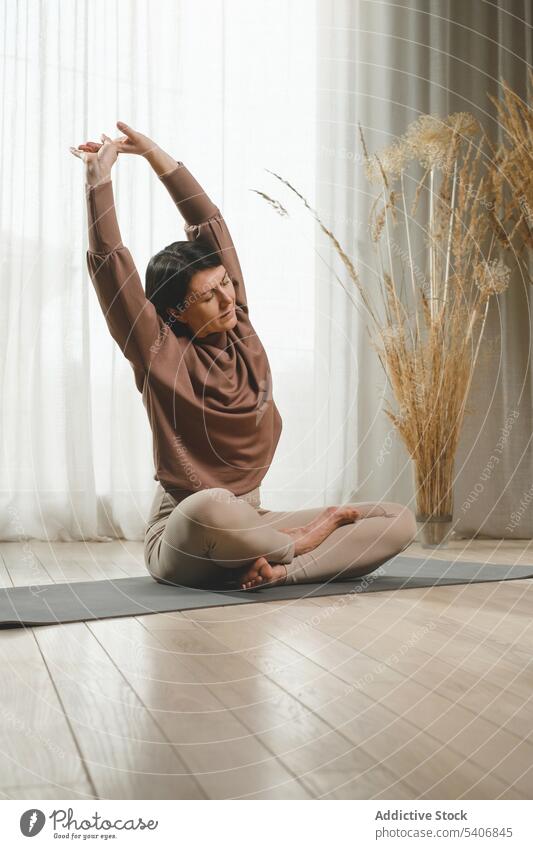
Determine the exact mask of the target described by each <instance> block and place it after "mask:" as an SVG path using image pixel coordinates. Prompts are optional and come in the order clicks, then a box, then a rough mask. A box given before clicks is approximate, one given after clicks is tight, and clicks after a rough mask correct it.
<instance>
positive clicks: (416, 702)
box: [0, 540, 533, 799]
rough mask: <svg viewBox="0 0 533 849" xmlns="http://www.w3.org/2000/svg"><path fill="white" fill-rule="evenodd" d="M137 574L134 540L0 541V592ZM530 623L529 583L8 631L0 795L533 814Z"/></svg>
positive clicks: (509, 554)
mask: <svg viewBox="0 0 533 849" xmlns="http://www.w3.org/2000/svg"><path fill="white" fill-rule="evenodd" d="M405 553H409V554H411V553H413V554H419V553H422V549H419V547H418V546H417V545H412V546H411V547H410V548H409V549H408V550H407V551H406V552H405ZM423 553H424V554H425V555H426V556H427V551H424V552H423ZM431 556H432V557H435V558H437V559H439V558H443V557H450V556H452V557H454V558H460V559H464V560H478V561H479V560H481V561H483V562H486V563H487V570H490V569H491V565H490V564H491V563H523V564H532V563H533V542H531V541H516V542H510V541H502V542H500V541H498V540H473V541H466V540H465V541H454V542H452V543H451V544H450V547H449V549H448V550H447V552H439V553H437V552H435V553H432V554H431ZM141 574H145V570H144V566H143V560H142V544H141V543H132V542H126V541H116V542H113V543H54V544H53V545H52V546H51V545H49V544H48V543H46V542H39V541H28V542H20V543H0V579H1V580H2V583H3V585H4V586H13V585H23V584H24V585H35V584H44V583H51V582H55V581H86V580H88V579H91V578H93V579H95V580H97V579H102V578H105V577H126V576H128V575H141ZM532 614H533V582H532V581H527V580H523V581H506V582H499V583H485V584H476V585H474V586H470V587H464V586H452V587H441V588H431V589H415V590H401V591H397V592H377V593H365V594H351V595H350V596H333V597H331V596H330V597H328V598H316V599H313V600H311V599H309V600H306V599H302V600H300V601H297V602H295V601H285V602H270V603H254V604H252V605H242V606H228V607H219V608H207V609H204V610H193V611H186V612H183V613H172V614H157V615H150V616H138V617H131V618H130V617H126V618H120V619H109V620H104V621H99V622H91V623H84V622H82V623H75V624H71V625H53V626H47V627H40V628H35V629H14V630H8V631H3V632H1V634H0V649H1V655H0V657H1V666H0V691H1V694H2V695H1V698H0V719H1V723H0V737H1V745H0V763H1V768H0V794H1V795H0V798H6V799H24V798H36V799H45V798H49V799H53V798H57V799H61V798H66V799H74V798H94V797H96V798H113V799H115V798H117V799H121V798H124V799H130V798H157V799H168V798H173V799H204V798H206V799H228V798H231V799H237V798H238V799H279V798H282V799H318V798H319V799H322V798H336V799H382V798H383V799H524V798H526V799H531V798H532V790H533V740H532V739H531V734H532V730H533V703H532V697H533V669H532V659H533V652H532V649H533V640H532V635H533V630H532V629H533V624H532V623H533V615H532Z"/></svg>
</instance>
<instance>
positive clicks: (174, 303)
mask: <svg viewBox="0 0 533 849" xmlns="http://www.w3.org/2000/svg"><path fill="white" fill-rule="evenodd" d="M221 264H222V263H221V262H220V257H219V255H218V254H217V253H216V252H215V251H213V249H212V247H210V246H209V245H204V244H203V243H202V242H201V241H199V240H198V239H196V240H195V241H194V242H189V241H182V242H172V244H170V245H167V246H166V247H165V248H163V250H161V251H158V253H156V254H154V256H153V257H152V258H151V259H150V261H149V263H148V265H147V267H146V275H145V287H144V288H145V294H146V297H147V298H148V300H149V301H151V302H152V303H153V305H154V307H155V308H156V311H157V313H158V314H159V315H160V316H161V318H162V319H163V320H164V321H166V322H169V321H170V320H171V319H170V316H169V315H168V313H167V307H174V308H175V309H177V310H181V309H183V308H184V307H185V306H186V305H187V304H186V298H187V293H188V287H189V282H190V280H191V278H192V276H193V275H194V274H195V273H196V272H197V271H202V269H204V268H216V267H217V266H218V265H221ZM171 327H172V330H173V331H174V333H176V335H177V336H180V335H184V333H186V329H185V327H184V325H183V323H182V322H179V321H173V322H172V323H171Z"/></svg>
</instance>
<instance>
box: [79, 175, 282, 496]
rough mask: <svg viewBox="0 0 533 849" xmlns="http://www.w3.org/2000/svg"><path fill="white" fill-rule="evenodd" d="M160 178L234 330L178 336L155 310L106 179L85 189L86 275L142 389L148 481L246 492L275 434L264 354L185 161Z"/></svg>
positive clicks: (184, 488) (218, 229) (207, 204)
mask: <svg viewBox="0 0 533 849" xmlns="http://www.w3.org/2000/svg"><path fill="white" fill-rule="evenodd" d="M159 179H160V180H161V182H162V183H163V184H164V185H165V186H166V188H167V189H168V191H169V193H170V195H171V197H172V199H173V201H174V203H175V204H176V206H177V208H178V210H179V211H180V213H181V215H182V216H183V218H184V220H185V225H184V230H185V234H186V238H187V239H188V240H189V241H192V240H195V239H202V241H203V242H204V243H205V244H206V245H207V246H209V247H211V248H212V249H213V250H214V251H216V252H217V254H218V255H219V256H220V262H221V264H222V265H224V266H225V268H226V270H227V272H228V274H229V276H230V277H231V279H232V281H233V285H234V287H235V292H236V316H237V323H236V325H235V327H233V328H232V329H230V330H224V331H222V332H216V333H210V334H209V335H207V336H204V337H202V338H196V337H195V336H194V335H193V334H192V333H188V332H187V333H186V335H184V336H177V335H176V334H175V333H174V331H173V330H172V327H171V326H169V324H168V323H167V322H166V321H164V320H163V319H162V318H161V317H160V316H159V315H158V314H157V312H156V309H155V307H154V305H153V304H152V303H151V301H149V300H148V299H147V298H146V296H145V293H144V289H143V286H142V284H141V281H140V278H139V275H138V273H137V269H136V267H135V264H134V262H133V259H132V256H131V254H130V251H129V250H128V248H127V247H125V245H123V243H122V239H121V234H120V229H119V226H118V221H117V216H116V211H115V204H114V195H113V185H112V183H111V181H107V182H105V183H101V184H100V185H98V186H96V187H94V186H89V185H86V186H85V192H86V201H87V218H88V229H89V249H88V251H87V266H88V269H89V274H90V277H91V280H92V282H93V284H94V288H95V290H96V294H97V296H98V300H99V302H100V306H101V308H102V311H103V313H104V316H105V320H106V322H107V325H108V327H109V330H110V332H111V335H112V337H113V338H114V339H115V341H116V342H117V343H118V345H119V346H120V349H121V350H122V352H123V354H124V356H125V357H126V358H127V359H128V360H129V362H130V363H131V366H132V368H133V372H134V376H135V383H136V386H137V388H138V390H139V391H140V392H141V393H142V399H143V404H144V406H145V407H146V410H147V413H148V418H149V422H150V427H151V429H152V435H153V459H154V467H155V474H154V479H155V480H159V481H160V483H161V485H162V486H163V488H164V489H165V490H166V491H167V492H170V494H171V495H174V497H181V498H182V497H183V496H184V495H187V494H190V493H191V492H195V491H197V490H199V489H206V488H210V487H224V488H226V489H229V490H231V491H232V492H233V493H234V494H235V495H243V494H245V493H247V492H250V491H251V490H253V489H255V488H256V487H257V486H259V484H260V482H261V481H262V479H263V478H264V476H265V474H266V473H267V471H268V468H269V466H270V463H271V461H272V457H273V455H274V452H275V449H276V446H277V443H278V441H279V437H280V434H281V428H282V419H281V416H280V414H279V411H278V409H277V407H276V405H275V403H274V400H273V398H272V392H271V387H272V379H271V373H270V366H269V362H268V358H267V355H266V352H265V350H264V348H263V346H262V344H261V341H260V339H259V337H258V336H257V334H256V332H255V330H254V328H253V326H252V324H251V322H250V318H249V315H248V304H247V300H246V291H245V286H244V280H243V276H242V272H241V267H240V263H239V259H238V256H237V252H236V250H235V247H234V244H233V241H232V238H231V236H230V233H229V230H228V228H227V226H226V222H225V221H224V218H223V216H222V214H221V212H220V210H219V209H218V207H217V206H215V204H214V203H213V202H212V201H211V200H210V198H209V197H208V196H207V195H206V193H205V192H204V190H203V189H202V187H201V186H200V185H199V183H198V182H197V181H196V179H195V178H194V177H193V176H192V174H191V173H190V172H189V171H188V169H187V168H186V167H185V165H184V164H183V163H182V162H178V161H177V162H176V168H175V169H174V170H173V171H171V172H168V173H167V174H165V175H164V176H162V177H160V178H159ZM180 326H181V325H180Z"/></svg>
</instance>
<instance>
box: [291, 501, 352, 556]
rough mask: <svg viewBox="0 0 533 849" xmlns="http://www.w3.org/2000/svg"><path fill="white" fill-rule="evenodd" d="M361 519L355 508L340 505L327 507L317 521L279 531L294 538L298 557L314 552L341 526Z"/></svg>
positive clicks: (295, 553)
mask: <svg viewBox="0 0 533 849" xmlns="http://www.w3.org/2000/svg"><path fill="white" fill-rule="evenodd" d="M359 517H360V514H359V511H358V510H357V509H356V508H355V507H350V506H347V505H343V504H340V505H339V506H337V507H325V508H324V510H323V511H322V512H321V513H319V514H318V516H317V517H316V518H315V519H313V520H312V521H311V522H309V523H308V524H307V525H302V527H300V528H280V529H279V530H280V531H281V532H282V533H284V534H288V536H290V537H292V538H293V540H294V542H295V546H294V556H295V557H296V556H297V555H298V554H307V552H308V551H313V549H314V548H316V547H317V546H319V545H320V543H321V542H324V540H325V539H327V537H329V535H330V534H331V533H333V531H334V530H335V529H336V528H340V527H341V525H350V524H352V523H353V522H355V521H356V520H357V519H359Z"/></svg>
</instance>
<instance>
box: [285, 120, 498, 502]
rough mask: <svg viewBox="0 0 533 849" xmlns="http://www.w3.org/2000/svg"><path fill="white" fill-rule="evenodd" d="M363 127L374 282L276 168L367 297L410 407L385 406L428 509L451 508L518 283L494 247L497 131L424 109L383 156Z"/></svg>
mask: <svg viewBox="0 0 533 849" xmlns="http://www.w3.org/2000/svg"><path fill="white" fill-rule="evenodd" d="M359 129H360V138H361V143H362V147H363V151H364V158H365V159H364V164H365V173H366V176H367V178H368V180H369V181H370V182H371V183H372V184H374V185H378V186H379V193H378V195H377V197H376V198H375V201H374V203H373V205H372V208H371V211H370V216H369V222H368V224H369V236H370V239H369V243H370V244H371V245H372V246H373V249H374V252H375V255H376V263H377V266H378V274H377V275H376V277H377V283H375V284H374V285H364V284H363V283H362V281H361V279H360V276H359V274H358V272H357V270H356V268H355V265H354V263H353V262H352V260H351V259H350V257H349V256H348V255H347V254H346V252H345V251H344V250H343V248H342V247H341V245H340V243H339V241H338V240H337V238H336V237H335V236H334V234H333V233H332V232H331V230H330V229H329V228H328V227H327V226H326V225H325V224H324V223H323V222H322V220H321V218H320V216H319V215H318V213H317V212H316V210H314V209H313V208H312V207H311V206H310V204H309V203H308V201H307V200H306V199H305V198H304V197H303V195H302V194H300V192H298V191H297V190H296V189H295V188H294V186H292V185H291V183H290V182H289V181H288V180H286V179H284V178H283V177H281V176H280V175H278V174H275V173H273V172H270V173H272V174H273V176H274V177H275V178H276V179H278V180H279V181H280V182H282V183H283V184H284V185H285V186H286V187H287V188H288V189H290V191H292V192H293V193H294V194H295V195H296V196H297V197H298V198H299V199H300V200H301V201H302V202H303V203H304V205H305V207H306V208H307V209H308V210H309V211H310V212H311V213H312V215H313V216H314V218H315V220H316V222H317V223H318V224H319V226H320V228H321V230H322V232H323V233H324V234H325V235H326V236H327V237H328V238H329V240H330V241H331V243H332V244H333V246H334V248H335V250H336V252H337V253H338V255H339V257H340V258H341V260H342V262H343V264H344V266H345V268H346V270H347V271H348V274H349V277H350V279H351V281H352V282H353V283H354V284H355V285H356V287H357V289H358V291H359V293H360V295H361V298H362V301H363V303H364V306H365V309H366V315H367V317H368V322H367V330H368V331H369V335H370V339H371V344H372V347H373V348H374V349H375V351H376V353H377V355H378V357H379V359H380V362H381V364H382V367H383V369H384V372H385V374H386V377H387V378H388V381H389V384H390V386H391V388H392V392H393V394H394V398H395V401H396V404H397V407H398V410H396V411H395V410H393V409H392V407H391V406H390V404H389V403H388V402H386V404H387V408H386V409H385V413H386V415H387V416H388V418H389V419H390V420H391V422H392V423H393V425H394V426H395V428H396V429H397V431H398V433H399V434H400V437H401V439H402V440H403V443H404V445H405V447H406V449H407V451H408V452H409V454H410V456H411V457H412V459H413V461H414V469H415V480H416V496H417V512H418V513H419V514H423V515H425V516H433V517H437V516H443V515H448V514H451V513H452V506H453V490H452V483H453V466H454V459H455V454H456V450H457V445H458V441H459V436H460V432H461V427H462V423H463V418H464V415H465V413H466V411H467V408H466V401H467V397H468V393H469V390H470V386H471V382H472V378H473V374H474V371H475V368H476V363H477V362H478V360H479V354H480V344H481V339H482V337H483V332H484V328H485V323H486V319H487V313H488V309H489V303H490V299H491V298H492V297H496V296H498V295H500V294H501V293H503V292H504V291H505V289H506V288H507V286H508V284H509V274H510V270H509V268H507V266H506V265H505V263H504V262H503V261H502V260H501V258H500V257H496V256H494V254H495V252H496V250H497V249H498V248H499V246H500V244H501V238H502V236H501V233H500V234H499V238H497V237H496V234H495V232H494V217H495V216H494V209H493V206H492V205H491V198H492V192H493V189H494V182H493V179H494V178H493V175H492V173H489V172H488V170H487V167H486V160H487V157H484V156H483V154H484V152H485V151H486V150H487V146H486V137H485V134H484V132H483V130H482V129H481V127H480V125H479V123H478V122H477V120H476V119H475V118H474V117H473V116H472V115H470V114H469V113H465V112H458V113H454V114H452V115H449V116H447V117H445V118H438V117H436V116H433V115H422V116H420V117H419V118H418V119H417V120H416V121H414V122H413V123H412V124H410V125H409V126H408V128H407V130H406V132H405V133H404V135H403V136H401V137H399V138H396V139H395V140H394V141H393V143H392V144H391V145H389V146H388V147H387V148H385V149H384V150H382V151H380V152H378V153H376V154H372V155H371V154H369V152H368V149H367V144H366V140H365V138H364V135H363V132H362V130H361V128H359ZM407 169H415V170H416V171H417V172H418V174H417V176H416V178H415V179H413V178H412V177H411V176H410V177H409V181H408V180H407V179H406V172H407ZM422 199H424V201H425V205H423V204H422ZM276 203H278V202H276ZM420 228H422V231H423V232H424V233H425V246H426V253H425V257H424V260H423V262H422V267H420V264H421V260H420V259H419V258H418V255H417V257H416V260H415V255H414V253H413V241H414V239H413V236H414V234H415V232H416V230H417V229H420ZM503 229H504V228H503ZM398 265H400V266H401V269H402V273H401V274H400V273H399V272H398ZM337 279H338V278H337ZM405 281H407V283H406V284H405Z"/></svg>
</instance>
